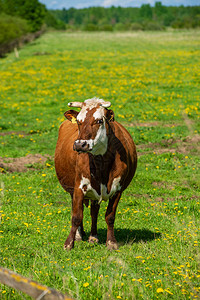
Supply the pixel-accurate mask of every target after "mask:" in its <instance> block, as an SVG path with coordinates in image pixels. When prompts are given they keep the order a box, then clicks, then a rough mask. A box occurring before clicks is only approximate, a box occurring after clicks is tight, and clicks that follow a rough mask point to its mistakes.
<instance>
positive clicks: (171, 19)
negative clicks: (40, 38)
mask: <svg viewBox="0 0 200 300" xmlns="http://www.w3.org/2000/svg"><path fill="white" fill-rule="evenodd" d="M166 27H173V28H197V27H200V6H188V7H185V6H179V7H174V6H169V7H167V6H164V5H162V2H156V3H155V5H154V7H152V6H151V5H150V4H143V5H141V7H140V8H139V7H126V8H125V7H120V6H118V7H115V6H112V7H109V8H104V7H89V8H83V9H75V8H70V9H65V8H63V9H62V10H47V8H46V6H45V5H44V4H42V3H40V2H39V1H38V0H0V56H1V49H3V50H2V51H3V52H5V51H6V49H9V47H10V48H11V50H12V48H13V45H14V44H15V41H18V40H19V39H20V37H24V36H25V35H27V34H28V33H35V32H39V31H41V28H54V29H56V30H66V29H67V30H86V31H98V30H100V31H113V30H116V31H117V30H118V31H119V30H124V31H125V30H164V29H165V28H166ZM24 40H25V41H26V40H27V41H28V39H24ZM9 45H10V46H9Z"/></svg>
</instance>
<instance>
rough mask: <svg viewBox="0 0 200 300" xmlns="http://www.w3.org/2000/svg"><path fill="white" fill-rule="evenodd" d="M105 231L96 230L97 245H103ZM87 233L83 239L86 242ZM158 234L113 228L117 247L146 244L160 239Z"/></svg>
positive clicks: (144, 230)
mask: <svg viewBox="0 0 200 300" xmlns="http://www.w3.org/2000/svg"><path fill="white" fill-rule="evenodd" d="M106 235H107V229H101V228H99V229H98V238H99V244H105V242H106ZM88 236H89V232H86V235H85V236H84V237H83V240H87V239H88ZM161 236H162V235H161V233H160V232H153V231H151V230H148V229H136V230H131V229H126V228H123V229H122V228H115V237H116V239H117V242H118V244H119V246H122V245H125V244H134V243H147V242H151V241H153V240H156V239H158V238H161Z"/></svg>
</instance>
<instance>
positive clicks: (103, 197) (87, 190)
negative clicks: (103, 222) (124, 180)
mask: <svg viewBox="0 0 200 300" xmlns="http://www.w3.org/2000/svg"><path fill="white" fill-rule="evenodd" d="M120 180H121V177H120V176H119V177H117V178H114V179H113V182H112V186H111V190H110V193H108V191H107V187H106V186H105V185H104V184H102V183H101V192H100V195H99V194H98V193H97V191H96V190H95V189H94V188H93V187H92V185H91V182H90V180H89V179H88V178H86V177H84V176H82V179H81V183H80V186H79V188H80V189H81V190H82V192H83V194H84V196H85V197H86V198H87V199H90V200H97V201H98V203H99V204H100V203H101V202H102V201H107V200H109V198H110V197H112V196H114V194H116V192H118V191H120V190H121V185H120Z"/></svg>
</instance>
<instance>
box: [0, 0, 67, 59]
mask: <svg viewBox="0 0 200 300" xmlns="http://www.w3.org/2000/svg"><path fill="white" fill-rule="evenodd" d="M49 20H50V21H51V22H52V23H53V27H54V28H56V29H64V28H65V24H64V23H63V22H62V21H60V20H56V19H55V17H54V16H53V15H52V14H51V12H50V11H48V10H47V9H46V6H45V5H44V4H41V3H40V2H39V1H38V0H0V56H3V55H4V53H6V52H8V51H10V50H13V48H14V47H16V46H17V45H19V43H21V42H28V41H30V40H32V39H33V38H34V37H37V36H38V32H43V30H41V29H42V28H43V29H44V27H45V24H47V23H48V22H49Z"/></svg>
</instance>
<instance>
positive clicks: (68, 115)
mask: <svg viewBox="0 0 200 300" xmlns="http://www.w3.org/2000/svg"><path fill="white" fill-rule="evenodd" d="M77 115H78V111H75V110H72V109H71V110H68V111H66V112H65V113H64V116H65V118H66V119H67V120H69V121H71V122H72V123H76V117H77Z"/></svg>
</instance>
